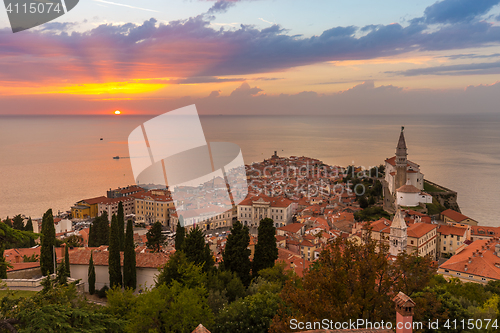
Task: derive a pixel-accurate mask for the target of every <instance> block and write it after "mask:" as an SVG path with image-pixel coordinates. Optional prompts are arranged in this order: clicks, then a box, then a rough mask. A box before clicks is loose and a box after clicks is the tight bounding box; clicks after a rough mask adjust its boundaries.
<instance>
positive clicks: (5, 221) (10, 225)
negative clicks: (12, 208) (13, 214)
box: [3, 216, 12, 228]
mask: <svg viewBox="0 0 500 333" xmlns="http://www.w3.org/2000/svg"><path fill="white" fill-rule="evenodd" d="M3 223H5V224H7V225H8V226H9V227H11V228H12V221H11V220H10V219H9V217H8V216H7V218H6V219H5V220H4V221H3Z"/></svg>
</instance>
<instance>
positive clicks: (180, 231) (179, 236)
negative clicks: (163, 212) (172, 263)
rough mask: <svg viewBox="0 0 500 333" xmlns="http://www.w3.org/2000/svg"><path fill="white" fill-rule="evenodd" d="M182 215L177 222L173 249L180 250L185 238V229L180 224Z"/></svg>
mask: <svg viewBox="0 0 500 333" xmlns="http://www.w3.org/2000/svg"><path fill="white" fill-rule="evenodd" d="M181 218H182V215H181V216H180V217H179V221H178V222H177V229H176V232H175V249H176V250H182V245H183V243H184V239H185V237H186V229H184V226H183V225H182V224H181Z"/></svg>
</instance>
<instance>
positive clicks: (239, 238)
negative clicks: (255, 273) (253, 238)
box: [222, 221, 251, 286]
mask: <svg viewBox="0 0 500 333" xmlns="http://www.w3.org/2000/svg"><path fill="white" fill-rule="evenodd" d="M249 244H250V234H249V231H248V227H247V226H243V224H241V222H240V221H236V222H234V223H233V227H232V228H231V233H230V234H229V236H228V237H227V242H226V249H225V250H224V253H223V254H222V259H223V261H224V263H223V265H224V269H228V270H230V271H231V272H235V273H236V274H237V275H238V277H239V278H240V280H241V282H243V284H244V285H245V286H248V285H249V284H250V280H251V276H250V268H251V263H250V249H249V248H248V246H249Z"/></svg>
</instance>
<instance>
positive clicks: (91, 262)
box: [89, 252, 95, 295]
mask: <svg viewBox="0 0 500 333" xmlns="http://www.w3.org/2000/svg"><path fill="white" fill-rule="evenodd" d="M94 293H95V268H94V260H93V259H92V252H90V260H89V294H90V295H94Z"/></svg>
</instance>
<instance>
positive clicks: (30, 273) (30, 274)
mask: <svg viewBox="0 0 500 333" xmlns="http://www.w3.org/2000/svg"><path fill="white" fill-rule="evenodd" d="M40 276H42V271H41V270H40V266H38V267H32V268H27V269H20V270H17V271H12V272H7V279H33V278H38V277H40Z"/></svg>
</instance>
